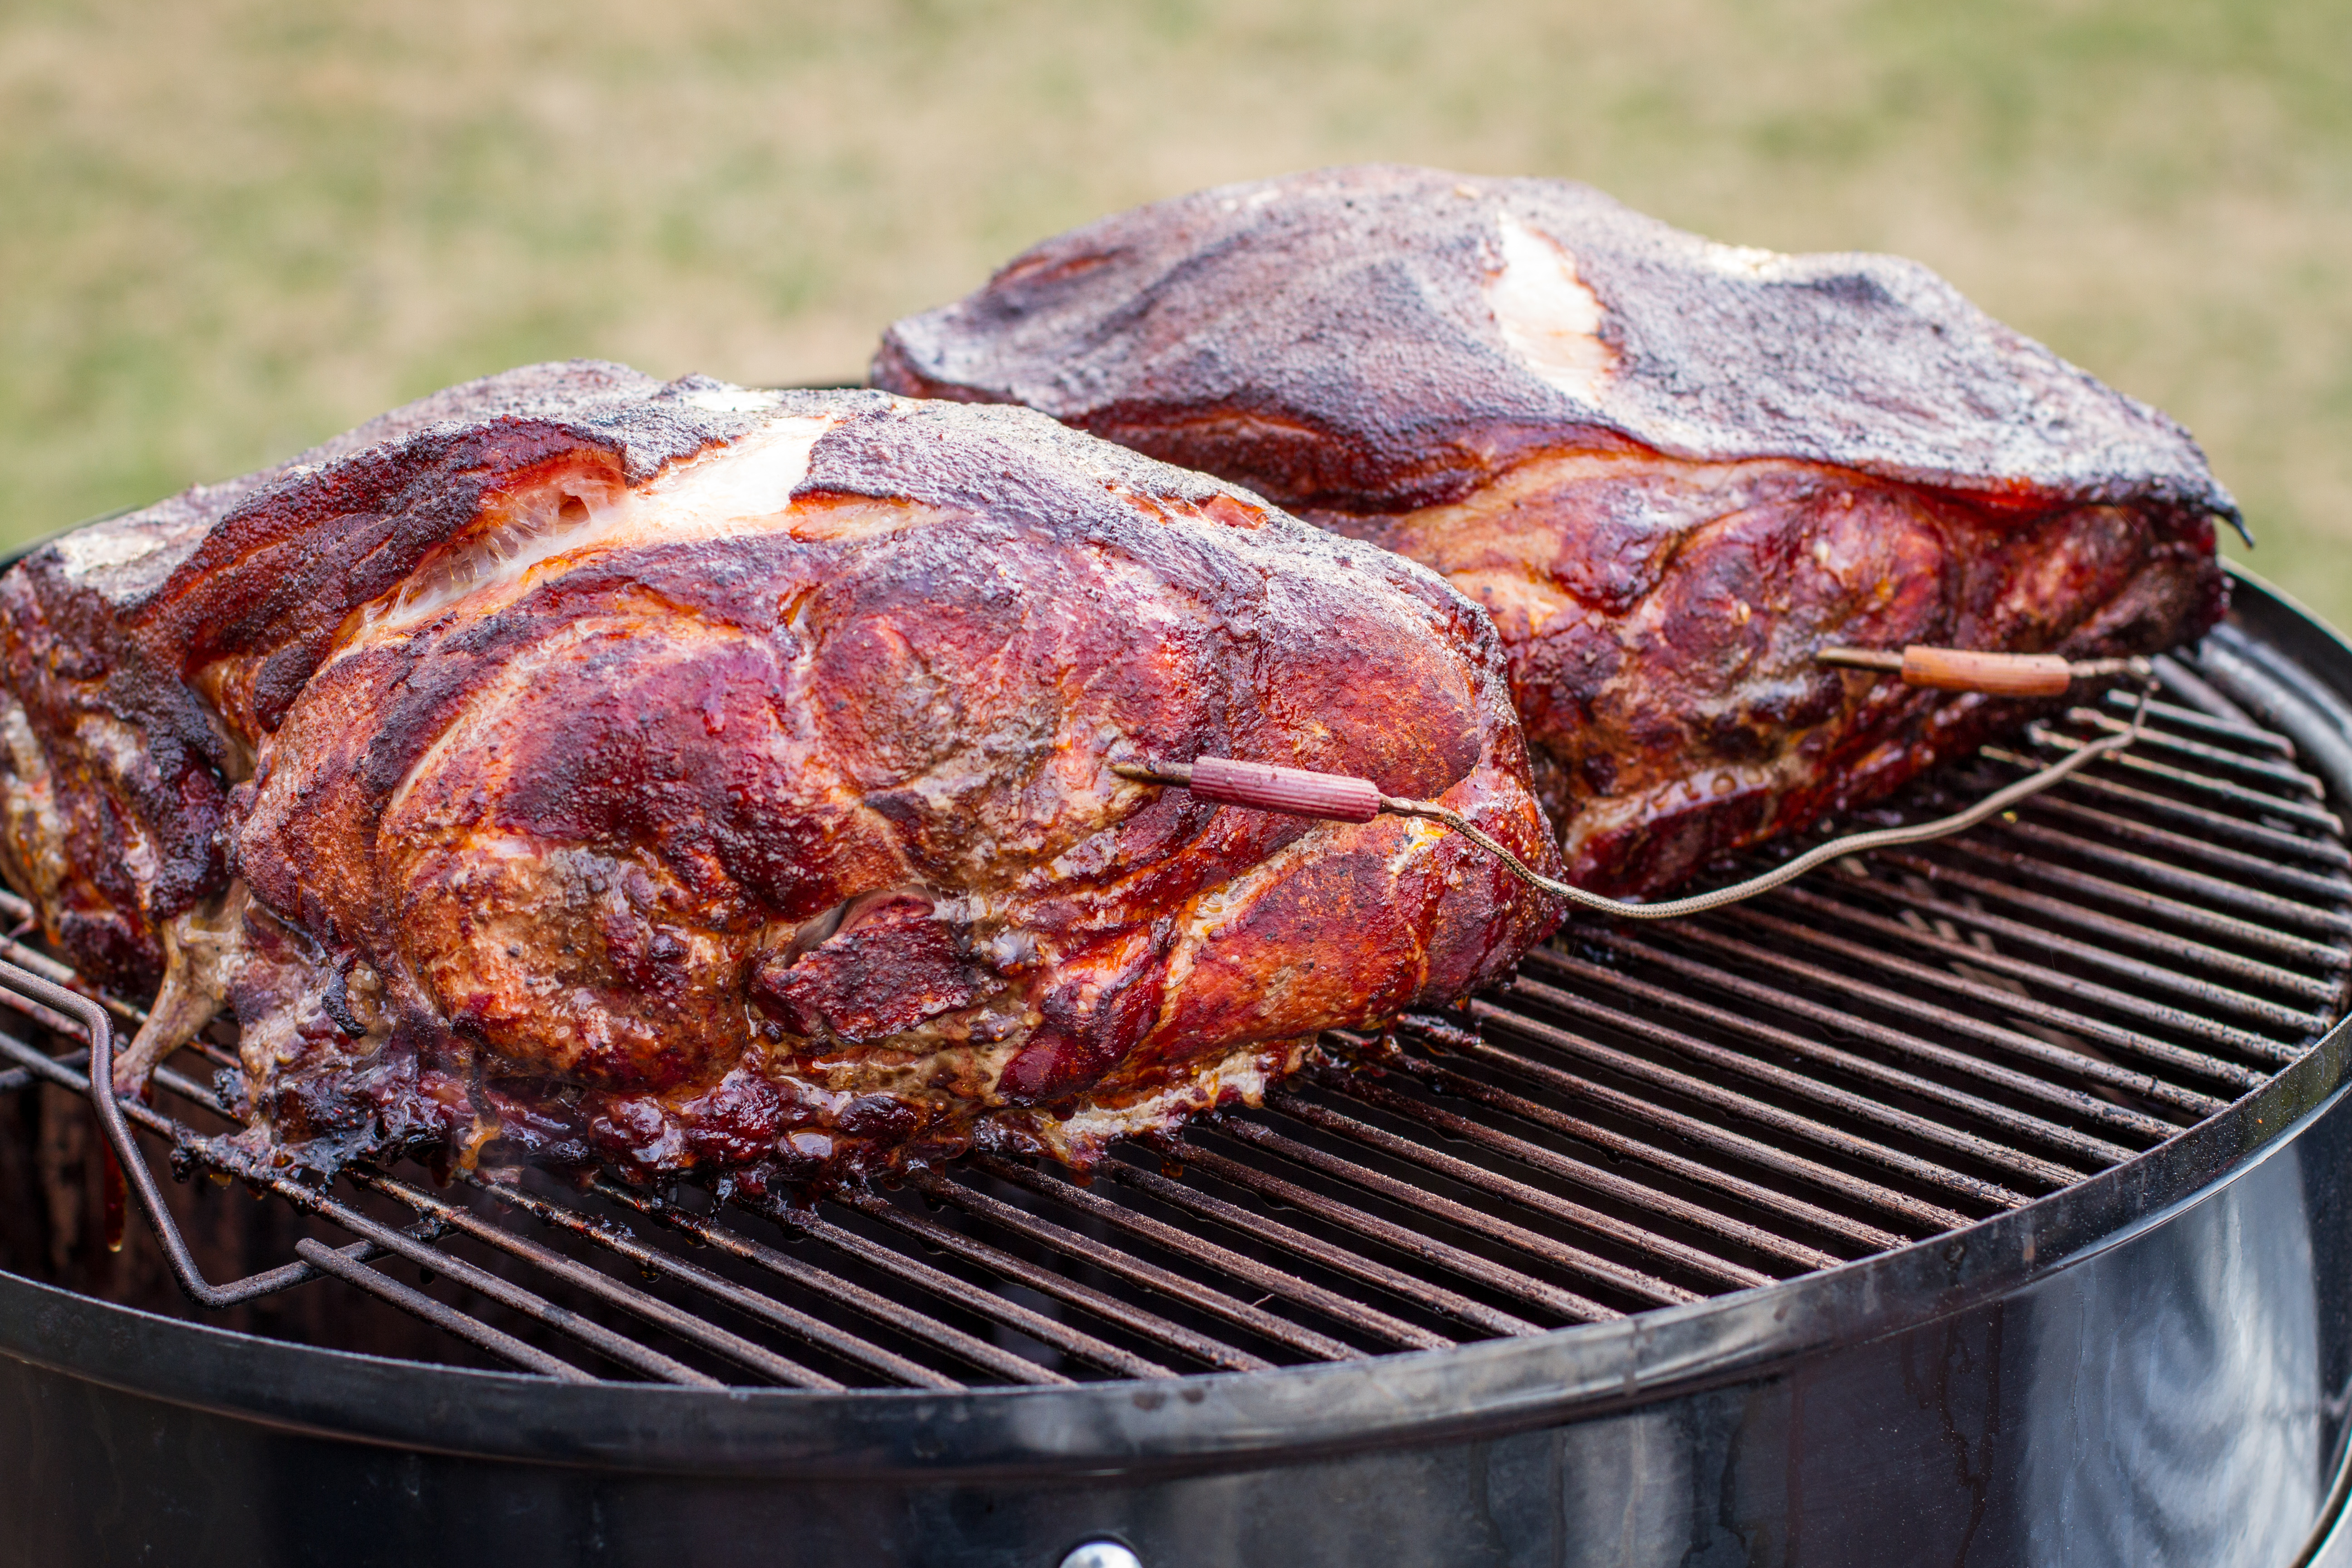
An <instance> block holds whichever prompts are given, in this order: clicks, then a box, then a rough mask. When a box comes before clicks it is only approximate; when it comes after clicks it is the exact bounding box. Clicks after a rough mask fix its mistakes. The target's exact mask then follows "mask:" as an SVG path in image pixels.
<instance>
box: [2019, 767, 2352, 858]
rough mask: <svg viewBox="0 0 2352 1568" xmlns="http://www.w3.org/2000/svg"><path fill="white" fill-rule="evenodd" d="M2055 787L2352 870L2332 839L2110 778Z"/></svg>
mask: <svg viewBox="0 0 2352 1568" xmlns="http://www.w3.org/2000/svg"><path fill="white" fill-rule="evenodd" d="M1977 755H1978V756H1979V757H1983V758H1985V759H1986V760H1987V761H1990V762H1995V763H2000V764H2001V765H2002V766H2004V767H2010V768H2014V769H2016V770H2017V771H2018V772H2020V773H2033V772H2036V771H2038V770H2039V769H2040V768H2041V766H2042V764H2041V763H2038V762H2036V761H2035V760H2034V759H2033V758H2032V757H2029V756H2026V755H2024V754H2022V753H2021V752H2012V751H2011V750H2010V749H2009V748H2008V747H2006V746H1987V747H1985V748H1983V749H1982V750H1981V751H1979V752H1977ZM2058 787H2059V789H2060V790H2063V791H2065V792H2066V793H2067V794H2070V795H2074V794H2080V795H2097V796H2099V797H2100V798H2101V799H2103V800H2110V801H2116V802H2119V803H2121V804H2124V805H2132V806H2136V807H2137V808H2138V809H2140V810H2142V811H2145V812H2147V813H2148V814H2149V815H2150V816H2162V817H2168V818H2169V819H2170V820H2172V821H2174V822H2185V823H2189V824H2191V825H2193V826H2197V827H2200V828H2201V829H2203V830H2204V831H2206V832H2208V833H2210V834H2212V835H2214V836H2215V837H2221V838H2232V839H2235V840H2237V841H2238V842H2239V843H2241V844H2252V845H2257V846H2259V847H2262V848H2264V849H2273V850H2276V851H2278V852H2279V853H2281V854H2284V855H2293V856H2296V857H2298V858H2302V859H2305V860H2314V861H2317V862H2318V863H2319V864H2321V865H2323V866H2336V867H2341V868H2346V869H2352V850H2347V849H2346V848H2345V847H2344V846H2343V845H2342V844H2341V843H2338V842H2336V841H2335V840H2333V839H2326V838H2309V837H2305V836H2304V835H2302V834H2300V833H2290V832H2288V831H2287V830H2286V829H2285V828H2283V827H2273V826H2270V825H2269V824H2267V823H2263V822H2249V821H2248V820H2246V819H2245V818H2244V817H2242V816H2231V815H2230V814H2229V813H2228V812H2225V811H2215V810H2214V809H2212V808H2211V807H2210V806H2203V805H2193V804H2191V803H2190V802H2189V801H2185V800H2175V799H2173V798H2172V797H2171V796H2170V795H2158V794H2156V793H2155V792H2154V791H2152V790H2144V789H2136V788H2134V787H2133V786H2132V785H2130V784H2118V783H2116V781H2115V780H2114V779H2107V778H2101V777H2099V776H2098V775H2097V774H2096V773H2076V774H2074V776H2073V777H2071V778H2069V779H2068V780H2067V781H2066V782H2065V783H2064V784H2060V785H2059V786H2058ZM2040 798H2042V799H2044V800H2047V799H2048V798H2049V796H2048V795H2043V796H2042V797H2040ZM2259 798H2261V800H2262V801H2263V803H2264V804H2265V805H2267V804H2268V803H2269V799H2270V797H2269V796H2267V795H2263V796H2261V797H2259Z"/></svg>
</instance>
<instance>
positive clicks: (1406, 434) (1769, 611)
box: [873, 165, 2237, 894]
mask: <svg viewBox="0 0 2352 1568" xmlns="http://www.w3.org/2000/svg"><path fill="white" fill-rule="evenodd" d="M873 374H874V380H875V383H876V384H877V385H880V386H884V387H887V388H889V389H890V390H893V391H898V392H903V393H908V394H912V395H924V396H932V397H952V398H962V399H967V400H972V401H989V402H1017V403H1024V404H1027V405H1031V406H1033V407H1036V408H1039V409H1043V410H1044V411H1045V412H1046V413H1049V414H1052V415H1054V416H1055V417H1057V418H1060V419H1062V420H1065V421H1066V422H1067V423H1069V424H1071V425H1074V426H1078V427H1079V428H1082V429H1086V430H1089V431H1092V432H1094V433H1095V434H1097V435H1100V436H1104V437H1109V438H1110V439H1112V440H1115V441H1118V442H1120V443H1122V444H1124V445H1127V446H1129V447H1134V448H1136V449H1137V450H1139V451H1142V452H1147V453H1149V454H1150V455H1151V456H1154V457H1157V458H1162V459H1164V460H1167V461H1170V462H1175V463H1181V464H1184V465H1187V466H1189V467H1193V468H1201V469H1203V470H1205V471H1207V472H1210V473H1213V474H1217V475H1220V476H1223V477H1224V478H1226V479H1233V480H1234V481H1236V482H1239V483H1243V484H1247V485H1250V486H1252V487H1254V488H1255V489H1257V490H1259V491H1260V492H1261V493H1263V494H1265V495H1268V496H1270V497H1272V498H1273V499H1274V500H1276V501H1277V502H1279V503H1280V504H1283V505H1285V506H1288V507H1290V508H1292V509H1293V510H1297V511H1298V512H1299V514H1300V515H1302V516H1304V517H1306V518H1307V519H1308V520H1309V521H1314V522H1317V523H1318V524H1320V525H1322V526H1323V527H1325V528H1328V529H1330V530H1332V531H1336V532H1339V533H1342V534H1346V535H1349V536H1352V537H1355V538H1359V539H1363V540H1367V541H1370V542H1374V543H1377V544H1380V545H1381V546H1383V547H1385V548H1388V549H1391V550H1395V551H1399V552H1402V553H1404V554H1407V555H1410V556H1412V558H1414V559H1415V560H1418V561H1421V562H1423V563H1427V564H1429V565H1431V566H1433V567H1435V568H1436V569H1437V570H1439V571H1441V572H1443V573H1444V574H1446V575H1447V576H1448V577H1449V578H1450V579H1451V580H1452V581H1453V582H1454V584H1455V585H1456V586H1457V587H1460V588H1461V589H1463V590H1464V591H1465V593H1467V594H1469V595H1472V596H1473V597H1475V598H1478V599H1480V600H1481V601H1482V602H1484V603H1485V604H1486V606H1487V608H1488V609H1489V610H1490V611H1491V612H1492V613H1493V614H1494V616H1495V618H1496V623H1497V625H1498V626H1499V628H1500V630H1501V633H1502V636H1503V639H1504V642H1505V645H1506V647H1507V650H1508V655H1509V659H1510V677H1511V689H1512V693H1513V697H1514V699H1515V700H1516V701H1517V705H1518V709H1519V713H1520V717H1521V719H1522V721H1524V722H1525V724H1526V726H1527V731H1528V737H1529V739H1530V741H1531V742H1533V743H1534V749H1535V752H1536V758H1537V777H1538V783H1539V786H1540V794H1541V796H1542V799H1543V801H1544V804H1545V806H1546V808H1547V809H1548V810H1549V812H1550V813H1551V816H1552V818H1553V820H1554V822H1555V823H1556V824H1557V825H1558V826H1559V829H1560V832H1561V837H1562V842H1563V846H1564V847H1565V850H1566V852H1567V857H1568V861H1569V865H1570V876H1571V878H1572V879H1574V880H1576V881H1577V882H1579V883H1580V884H1581V885H1583V886H1586V887H1590V888H1592V889H1595V890H1598V891H1603V892H1611V893H1617V894H1638V893H1643V892H1648V891H1652V890H1654V889H1661V888H1664V887H1665V886H1667V885H1669V884H1671V883H1674V882H1675V881H1677V880H1679V879H1683V878H1685V877H1686V876H1687V875H1689V873H1690V872H1691V871H1692V870H1693V869H1695V868H1696V867H1698V866H1699V865H1701V864H1703V863H1704V862H1705V861H1706V860H1707V859H1708V858H1711V857H1713V856H1715V855H1717V854H1718V853H1720V852H1722V851H1723V850H1726V849H1728V848H1732V847H1738V846H1739V845H1743V844H1747V843H1751V842H1754V841H1756V840H1758V839H1760V838H1762V837H1768V836H1769V835H1771V834H1774V833H1780V832H1785V831H1789V830H1791V829H1794V828H1798V827H1801V826H1804V825H1806V824H1807V823H1810V822H1811V821H1814V820H1816V819H1818V818H1819V817H1820V816H1822V815H1823V814H1824V813H1827V812H1833V811H1839V810H1843V809H1845V808H1846V807H1848V806H1850V805H1855V804H1858V803H1861V802H1864V801H1867V800H1869V799H1872V798H1874V797H1875V796H1878V795H1883V794H1885V792H1886V791H1887V790H1890V789H1892V788H1894V787H1895V785H1897V784H1901V783H1902V782H1903V781H1905V780H1906V779H1908V778H1910V777H1912V776H1914V775H1915V774H1916V773H1919V772H1920V771H1921V770H1922V769H1924V768H1926V767H1927V766H1929V765H1931V764H1932V763H1934V762H1935V761H1936V760H1937V758H1939V757H1945V756H1949V755H1953V754H1955V753H1956V752H1958V751H1960V750H1963V749H1965V748H1967V747H1969V746H1972V745H1974V744H1976V743H1977V742H1979V741H1980V740H1981V739H1983V738H1984V737H1985V736H1986V735H1987V734H1988V733H1990V732H1992V731H1995V730H1997V729H1999V728H2000V727H2002V726H2004V725H2006V724H2009V723H2012V722H2014V721H2017V720H2018V719H2020V718H2021V716H2022V710H2021V709H2020V708H2019V707H2018V706H2017V705H2015V704H2003V703H1994V702H1990V701H1988V700H1983V699H1979V698H1975V697H1963V698H1958V699H1950V698H1939V697H1934V696H1930V695H1927V694H1925V693H1920V692H1915V691H1911V690H1908V689H1904V688H1902V687H1900V686H1899V685H1897V684H1896V683H1894V682H1891V681H1883V680H1878V679H1874V678H1873V677H1871V676H1869V675H1866V674H1863V673H1859V672H1853V671H1843V672H1841V671H1832V670H1828V669H1824V668H1820V667H1818V666H1817V665H1816V664H1815V663H1814V661H1813V657H1812V656H1813V653H1814V650H1815V649H1817V648H1818V647H1822V646H1823V645H1825V644H1831V643H1844V644H1852V645H1860V646H1865V647H1895V646H1900V645H1903V644H1906V643H1913V642H1921V643H1934V644H1943V645H1948V646H1958V647H1983V648H1996V649H2003V650H2009V651H2015V652H2060V653H2063V654H2066V655H2068V656H2070V657H2076V658H2088V657H2101V656H2109V655H2116V654H2125V653H2141V652H2151V651H2155V650H2158V649H2161V648H2164V647H2170V646H2173V645H2175V644H2177V643H2179V642H2182V641H2186V640H2189V639H2192V638H2194V637H2198V636H2200V635H2201V634H2202V633H2203V632H2204V631H2205V630H2206V628H2208V627H2209V626H2211V625H2213V624H2214V622H2215V621H2217V620H2218V619H2219V618H2220V616H2221V613H2222V609H2223V606H2224V602H2225V601H2224V595H2225V588H2224V580H2223V578H2222V576H2221V571H2220V567H2219V565H2218V563H2216V561H2215V560H2214V557H2213V530H2214V524H2215V522H2216V521H2230V522H2232V523H2234V522H2235V521H2236V520H2237V510H2236V507H2235V505H2234V503H2232V502H2231V499H2230V497H2229V496H2228V494H2227V493H2226V492H2225V491H2224V490H2222V489H2221V487H2220V486H2219V485H2218V484H2217V483H2216V482H2215V481H2214V479H2213V477H2212V475H2211V474H2210V472H2209V471H2208V469H2207V468H2206V466H2205V462H2204V458H2203V457H2202V456H2201V455H2200V453H2199V451H2198V449H2197V447H2196V445H2195V443H2194V442H2192V441H2191V440H2190V439H2189V437H2188V435H2187V434H2186V432H2184V431H2182V430H2181V429H2180V428H2179V426H2176V425H2174V424H2173V423H2172V422H2171V421H2169V420H2168V419H2166V418H2165V417H2164V416H2162V415H2160V414H2158V413H2156V412H2155V411H2154V410H2152V409H2149V408H2147V407H2146V406H2145V405H2141V404H2138V403H2136V402H2134V401H2133V400H2132V399H2130V398H2128V397H2126V396H2124V395H2121V394H2119V393H2116V392H2115V391H2113V390H2111V389H2109V388H2107V387H2105V386H2103V385H2101V384H2099V383H2098V382H2096V381H2095V380H2094V379H2093V378H2091V377H2090V376H2088V375H2086V374H2084V373H2083V372H2081V371H2079V370H2077V369H2075V368H2074V367H2073V366H2072V365H2069V364H2067V363H2064V362H2063V361H2062V360H2060V359H2059V358H2057V356H2055V355H2054V354H2052V353H2049V352H2048V351H2047V350H2045V349H2043V348H2042V347H2041V346H2040V345H2039V344H2036V343H2033V342H2029V341H2028V340H2026V339H2024V338H2022V337H2020V336H2019V335H2018V334H2016V333H2015V332H2012V331H2009V330H2008V329H2007V328H2005V327H2002V326H2001V325H2000V323H1998V322H1996V321H1992V320H1991V319H1990V318H1989V317H1987V316H1985V315H1984V314H1983V313H1982V312H1981V311H1979V310H1976V309H1975V308H1974V307H1972V306H1970V305H1969V303H1968V302H1967V301H1966V300H1962V299H1961V298H1960V297H1959V296H1958V294H1957V293H1955V292H1954V291H1953V290H1952V289H1951V288H1950V286H1949V285H1948V284H1946V283H1945V282H1944V281H1943V280H1942V279H1938V278H1937V277H1936V276H1935V275H1934V274H1932V273H1930V272H1929V271H1927V269H1926V268H1922V267H1919V266H1917V265H1916V264H1915V263H1911V262H1907V261H1902V260H1898V259H1895V258H1889V257H1877V256H1859V255H1833V256H1780V255H1774V254H1771V253H1769V252H1765V251H1757V250H1748V249H1739V248H1735V247H1728V246H1722V245H1716V244H1711V243H1709V242H1708V241H1706V240H1703V239H1700V238H1698V237H1696V236H1692V235H1688V234H1684V233H1681V232H1678V231H1676V230H1675V229H1672V228H1669V227H1667V226H1665V225H1664V224H1661V223H1658V222H1656V221H1655V220H1654V219H1651V218H1647V217H1644V216H1641V215H1640V214H1638V213H1634V212H1632V211H1630V210H1629V209H1627V208H1625V207H1623V206H1622V205H1619V204H1618V203H1616V202H1614V201H1612V200H1611V199H1610V198H1608V197H1607V196H1604V195H1601V194H1600V193H1599V192H1596V191H1593V190H1591V189H1589V188H1587V187H1585V186H1582V185H1578V184H1570V183H1568V182H1565V181H1554V180H1490V179H1483V178H1476V177H1472V176H1465V175H1460V174H1444V173H1441V172H1438V171H1435V170H1427V169H1412V168H1400V167H1393V166H1385V165H1375V166H1366V167H1357V168H1345V169H1335V170H1326V171H1322V172H1320V173H1316V174H1302V175H1297V176H1294V177H1291V178H1286V179H1280V180H1272V181H1265V182H1261V183H1257V184H1244V185H1231V186H1226V187H1223V188H1221V189H1217V190H1211V191H1204V192H1201V193H1199V194H1197V195H1190V196H1185V197H1181V198H1180V199H1178V200H1175V201H1170V202H1163V203H1160V204H1159V205H1153V206H1147V207H1141V208H1138V209H1136V210H1134V211H1132V212H1128V213H1122V214H1119V215H1118V216H1113V217H1109V218H1106V219H1104V220H1102V221H1101V222H1099V223H1096V224H1092V225H1089V226H1087V227H1085V228H1081V229H1077V230H1076V231H1074V232H1072V233H1070V234H1067V235H1064V236H1062V237H1058V238H1055V239H1052V240H1048V241H1046V242H1045V244H1043V245H1041V246H1038V247H1036V248H1035V249H1034V250H1031V251H1030V252H1028V253H1027V254H1026V255H1024V256H1022V257H1020V258H1017V259H1015V260H1014V261H1013V262H1012V263H1011V264H1010V265H1008V266H1007V267H1006V268H1004V269H1003V271H1002V272H1000V273H999V274H998V275H997V276H996V277H995V278H994V279H992V280H991V281H990V283H989V284H988V285H987V286H986V287H985V288H983V289H981V290H979V291H978V292H977V293H975V294H973V295H971V297H970V298H969V299H966V300H961V301H960V302H959V303H956V304H953V305H950V306H947V307H945V308H943V309H940V310H934V311H931V312H929V314H926V315H920V316H915V317H910V318H908V320H905V321H900V322H898V324H897V325H896V326H894V327H893V328H891V330H890V331H889V333H888V335H887V337H886V338H885V339H884V340H883V342H882V346H881V349H880V351H879V353H877V357H876V359H875V362H874V373H873Z"/></svg>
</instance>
